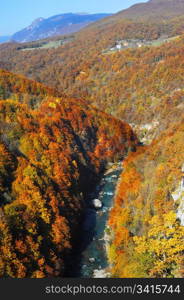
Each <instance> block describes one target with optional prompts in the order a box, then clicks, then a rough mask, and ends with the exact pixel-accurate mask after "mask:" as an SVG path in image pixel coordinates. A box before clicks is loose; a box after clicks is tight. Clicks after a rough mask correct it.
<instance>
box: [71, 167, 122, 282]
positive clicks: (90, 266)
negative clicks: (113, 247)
mask: <svg viewBox="0 0 184 300" xmlns="http://www.w3.org/2000/svg"><path fill="white" fill-rule="evenodd" d="M121 171H122V169H118V170H115V171H114V172H112V173H110V174H109V175H104V177H103V178H102V181H101V183H100V185H99V186H97V188H96V190H95V191H94V192H93V194H90V195H89V197H88V199H87V200H86V203H87V208H86V211H85V213H84V216H83V220H82V224H81V233H80V236H79V238H78V241H77V243H76V245H75V251H73V254H72V256H71V259H70V262H68V266H67V272H66V273H65V277H68V278H69V277H73V278H76V277H78V278H82V277H88V278H89V277H92V274H93V271H94V270H95V269H100V268H102V269H104V268H106V267H107V266H108V262H107V258H106V251H105V248H104V241H103V240H102V238H103V235H104V232H105V228H106V223H107V219H108V209H109V208H110V207H111V206H112V201H113V196H114V192H115V187H116V184H117V180H118V177H119V175H120V173H121ZM114 175H116V176H117V177H116V178H113V176H114ZM95 198H97V199H100V200H101V201H102V202H103V204H104V207H103V208H102V209H100V210H95V209H94V208H91V207H90V201H91V200H92V199H95ZM93 258H94V259H95V261H90V260H91V259H93Z"/></svg>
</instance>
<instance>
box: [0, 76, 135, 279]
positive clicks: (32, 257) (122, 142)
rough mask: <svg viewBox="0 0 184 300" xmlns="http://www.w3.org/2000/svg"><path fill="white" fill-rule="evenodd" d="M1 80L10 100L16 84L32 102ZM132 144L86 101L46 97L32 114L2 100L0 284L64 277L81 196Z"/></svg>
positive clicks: (30, 88) (122, 128) (125, 130)
mask: <svg viewBox="0 0 184 300" xmlns="http://www.w3.org/2000/svg"><path fill="white" fill-rule="evenodd" d="M4 75H5V78H4V81H7V82H8V84H10V82H11V85H10V87H11V86H13V92H15V85H16V84H17V86H18V88H17V93H18V96H17V98H19V96H20V92H21V91H20V89H19V88H20V87H21V89H22V90H23V92H24V93H25V92H26V93H28V94H29V92H30V93H33V94H34V91H35V84H36V83H35V82H32V81H28V80H25V79H24V80H23V81H22V82H21V78H20V77H16V76H15V75H13V74H9V73H8V74H7V73H6V72H5V73H4ZM7 76H8V80H7ZM14 80H15V82H17V83H15V85H14ZM1 81H3V71H2V72H1ZM19 82H21V84H20V86H19ZM23 83H24V84H25V85H23ZM4 87H5V85H4ZM38 87H40V85H39V84H38ZM41 89H43V90H42V92H43V91H44V88H43V87H40V90H41ZM42 92H40V93H42ZM44 92H45V91H44ZM137 144H138V140H137V138H136V136H135V135H134V134H133V131H132V129H131V128H130V126H129V125H128V124H126V123H124V122H121V121H119V120H116V119H114V118H113V117H111V116H109V115H107V114H105V113H102V112H100V111H98V110H97V109H96V108H93V107H91V106H89V105H86V103H85V101H80V100H78V101H76V99H69V98H68V99H67V98H54V97H53V96H47V97H46V99H44V100H43V101H42V104H41V106H40V107H39V109H35V110H31V109H30V108H29V107H28V106H27V105H26V104H24V103H21V101H16V99H6V100H1V101H0V192H1V193H0V200H1V204H0V265H1V268H0V276H1V277H19V278H23V277H39V278H40V277H49V276H59V275H60V276H63V274H64V273H65V269H66V265H67V261H68V259H69V255H70V254H71V251H72V249H73V247H74V246H75V243H76V242H77V241H78V242H80V234H78V233H79V229H80V221H81V217H82V214H83V212H84V208H85V197H86V194H87V193H89V191H90V189H91V188H92V187H93V186H94V184H95V183H96V182H97V181H98V178H99V176H100V173H101V172H102V171H103V170H104V168H105V166H106V163H107V162H108V161H114V160H118V159H120V158H123V157H125V156H126V154H127V153H128V152H129V151H131V150H132V151H135V149H136V145H137Z"/></svg>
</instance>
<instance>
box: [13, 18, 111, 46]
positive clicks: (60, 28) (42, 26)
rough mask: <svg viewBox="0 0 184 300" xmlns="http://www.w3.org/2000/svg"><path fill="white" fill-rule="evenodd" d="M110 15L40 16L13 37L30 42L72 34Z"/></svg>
mask: <svg viewBox="0 0 184 300" xmlns="http://www.w3.org/2000/svg"><path fill="white" fill-rule="evenodd" d="M109 15H110V14H84V13H78V14H73V13H67V14H61V15H57V16H53V17H50V18H48V19H43V18H38V19H36V20H35V21H34V22H33V23H32V24H31V25H30V26H28V27H26V28H24V29H23V30H21V31H19V32H17V33H15V34H14V35H13V36H12V39H13V40H15V41H17V42H29V41H34V40H40V39H44V38H48V37H52V36H57V35H61V34H70V33H73V32H77V31H79V30H80V29H82V28H83V27H85V26H87V25H89V24H90V23H92V22H95V21H98V20H100V19H102V18H105V17H107V16H109Z"/></svg>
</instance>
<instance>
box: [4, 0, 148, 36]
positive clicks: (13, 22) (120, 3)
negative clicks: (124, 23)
mask: <svg viewBox="0 0 184 300" xmlns="http://www.w3.org/2000/svg"><path fill="white" fill-rule="evenodd" d="M139 2H146V0H90V1H87V0H3V1H2V3H1V9H0V36H2V35H10V34H13V33H15V32H16V31H18V30H20V29H23V28H24V27H26V26H28V25H30V23H31V22H32V21H33V20H34V19H36V18H38V17H44V18H47V17H50V16H53V15H56V14H61V13H66V12H88V13H98V12H108V13H111V12H112V13H115V12H118V11H120V10H122V9H124V8H127V7H129V6H131V5H133V4H135V3H139Z"/></svg>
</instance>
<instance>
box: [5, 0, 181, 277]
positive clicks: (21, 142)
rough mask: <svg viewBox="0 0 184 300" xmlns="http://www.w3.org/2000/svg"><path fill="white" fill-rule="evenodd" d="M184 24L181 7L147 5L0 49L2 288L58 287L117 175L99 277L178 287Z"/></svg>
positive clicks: (177, 2) (177, 3)
mask: <svg viewBox="0 0 184 300" xmlns="http://www.w3.org/2000/svg"><path fill="white" fill-rule="evenodd" d="M183 13H184V0H168V1H167V0H150V1H148V2H146V3H142V4H137V5H134V6H132V7H130V8H129V9H127V10H123V11H120V12H119V13H117V14H114V15H112V16H109V17H106V18H104V19H101V20H99V21H97V22H95V23H92V24H90V25H89V26H87V27H86V28H83V29H82V30H80V31H79V32H77V33H73V34H69V35H65V36H64V37H63V36H57V37H52V38H48V39H44V40H43V41H42V40H41V41H39V42H36V41H35V42H29V43H27V42H26V43H19V42H15V41H10V42H7V43H3V44H0V277H6V278H7V277H11V278H26V277H29V278H45V277H65V276H68V274H69V273H70V272H69V271H68V269H69V268H70V263H69V262H70V260H71V259H72V257H73V255H74V253H75V249H76V248H77V245H78V244H80V240H81V239H82V237H81V232H82V230H81V228H82V227H81V226H82V225H81V224H82V222H83V218H84V212H85V210H86V207H87V205H88V199H89V197H90V195H91V194H92V193H94V190H95V188H96V187H97V186H98V185H99V183H100V182H101V179H102V177H103V176H104V174H106V172H110V171H111V170H109V169H110V168H111V169H113V168H116V165H117V163H119V164H121V168H122V170H121V175H120V177H119V179H118V180H117V182H116V191H115V194H114V195H113V205H112V207H111V209H110V210H109V213H108V221H107V224H106V226H107V228H108V243H107V244H106V252H107V253H106V255H107V259H108V264H109V265H108V268H107V269H108V274H110V276H109V275H108V276H107V277H115V278H180V277H182V278H183V277H184V151H183V141H184V86H183V84H184V17H183ZM62 39H64V42H63V43H61V44H59V43H58V41H61V40H62ZM42 43H43V44H44V45H45V44H47V43H48V45H55V46H54V47H53V46H52V47H51V46H48V47H41V46H40V45H42ZM114 178H115V175H114ZM103 205H104V206H105V203H103ZM97 213H100V210H99V211H98V210H97ZM106 234H107V233H106ZM90 259H91V258H90Z"/></svg>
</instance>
